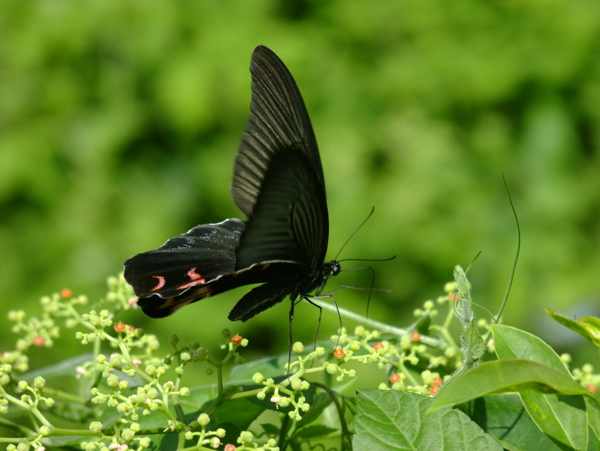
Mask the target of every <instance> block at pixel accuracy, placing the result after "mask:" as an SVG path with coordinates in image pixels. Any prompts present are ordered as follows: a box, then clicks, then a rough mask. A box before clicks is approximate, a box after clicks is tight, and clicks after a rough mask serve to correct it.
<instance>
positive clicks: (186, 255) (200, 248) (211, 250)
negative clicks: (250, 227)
mask: <svg viewBox="0 0 600 451" xmlns="http://www.w3.org/2000/svg"><path fill="white" fill-rule="evenodd" d="M244 227H245V223H244V222H243V221H241V220H239V219H227V220H225V221H223V222H220V223H217V224H203V225H199V226H197V227H194V228H193V229H191V230H190V231H188V232H187V233H184V234H181V235H177V236H176V237H174V238H171V239H169V240H168V241H167V242H166V243H165V244H163V245H162V246H161V247H159V248H158V249H154V250H152V251H148V252H144V253H142V254H138V255H135V256H133V257H131V258H130V259H129V260H127V261H126V262H125V279H126V280H127V281H128V282H129V283H130V284H131V286H132V287H133V290H134V291H135V294H136V295H138V296H140V297H147V296H151V295H159V296H161V297H163V298H168V297H172V296H176V295H179V294H181V293H183V292H185V291H187V290H189V289H190V288H192V287H194V286H198V285H205V284H208V283H210V282H211V281H212V280H214V279H216V278H217V277H219V276H222V275H224V274H230V273H232V272H233V271H234V267H235V251H236V249H237V247H238V245H239V240H240V236H241V234H242V231H243V230H244Z"/></svg>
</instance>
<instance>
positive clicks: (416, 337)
mask: <svg viewBox="0 0 600 451" xmlns="http://www.w3.org/2000/svg"><path fill="white" fill-rule="evenodd" d="M410 339H411V340H412V341H419V340H421V334H420V333H419V332H413V333H411V334H410Z"/></svg>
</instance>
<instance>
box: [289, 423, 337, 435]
mask: <svg viewBox="0 0 600 451" xmlns="http://www.w3.org/2000/svg"><path fill="white" fill-rule="evenodd" d="M334 432H337V429H334V428H330V427H327V426H323V425H320V424H315V425H312V426H307V427H305V428H302V429H300V430H299V431H298V432H296V433H295V434H294V437H296V438H302V439H312V438H317V437H325V436H326V435H329V434H333V433H334Z"/></svg>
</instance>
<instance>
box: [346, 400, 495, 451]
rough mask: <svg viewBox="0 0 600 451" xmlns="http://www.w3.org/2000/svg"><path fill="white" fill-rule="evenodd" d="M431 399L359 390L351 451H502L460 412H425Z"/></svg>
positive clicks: (442, 410)
mask: <svg viewBox="0 0 600 451" xmlns="http://www.w3.org/2000/svg"><path fill="white" fill-rule="evenodd" d="M432 404H433V399H431V398H425V397H423V396H420V395H417V394H415V393H404V392H397V391H391V390H389V391H381V390H369V391H360V392H358V396H357V399H356V405H357V408H358V413H357V415H356V417H355V420H354V426H355V430H356V434H355V435H354V440H353V446H354V449H355V451H374V450H380V449H385V450H417V449H418V450H420V451H428V450H432V451H438V450H441V449H443V450H446V451H452V450H457V451H459V450H460V451H469V450H477V451H481V450H484V451H485V450H502V447H501V446H500V445H498V443H497V442H496V441H495V440H494V439H493V438H492V437H491V436H489V435H488V434H486V433H484V432H483V431H482V430H481V428H480V427H479V426H477V424H476V423H474V422H473V421H472V420H471V419H469V417H467V416H466V415H465V414H464V413H463V412H461V411H459V410H457V409H453V408H450V407H444V408H442V409H439V410H437V411H435V412H430V411H429V409H430V407H431V405H432Z"/></svg>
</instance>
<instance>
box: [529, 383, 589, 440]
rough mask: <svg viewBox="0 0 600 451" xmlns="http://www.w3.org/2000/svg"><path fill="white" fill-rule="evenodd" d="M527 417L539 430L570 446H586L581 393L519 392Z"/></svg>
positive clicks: (586, 435) (584, 412)
mask: <svg viewBox="0 0 600 451" xmlns="http://www.w3.org/2000/svg"><path fill="white" fill-rule="evenodd" d="M521 400H522V401H523V405H524V406H525V409H527V413H528V414H529V416H530V417H531V419H532V420H533V421H534V422H535V424H537V425H538V427H539V428H540V430H542V432H544V433H546V434H548V435H549V436H550V437H552V438H554V439H556V440H558V441H559V442H561V443H564V444H565V445H567V446H569V447H571V448H573V449H586V448H587V443H588V421H587V412H586V410H585V401H584V400H583V396H565V395H550V394H543V393H539V392H535V391H529V390H528V391H525V392H522V393H521Z"/></svg>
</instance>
